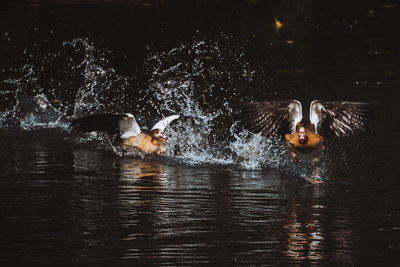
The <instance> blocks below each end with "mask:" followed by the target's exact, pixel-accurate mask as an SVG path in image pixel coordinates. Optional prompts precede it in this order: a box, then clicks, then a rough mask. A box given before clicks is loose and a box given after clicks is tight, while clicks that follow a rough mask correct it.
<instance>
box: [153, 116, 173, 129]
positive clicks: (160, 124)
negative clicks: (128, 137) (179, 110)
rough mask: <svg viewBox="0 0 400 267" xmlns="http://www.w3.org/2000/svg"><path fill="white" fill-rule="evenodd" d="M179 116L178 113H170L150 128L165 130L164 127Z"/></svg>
mask: <svg viewBox="0 0 400 267" xmlns="http://www.w3.org/2000/svg"><path fill="white" fill-rule="evenodd" d="M179 117H180V116H179V115H171V116H168V117H165V118H164V119H162V120H160V121H159V122H157V123H156V124H154V126H153V128H151V130H155V129H160V130H161V132H163V131H164V130H165V128H166V127H167V126H168V125H169V124H170V123H171V122H172V121H173V120H176V119H178V118H179Z"/></svg>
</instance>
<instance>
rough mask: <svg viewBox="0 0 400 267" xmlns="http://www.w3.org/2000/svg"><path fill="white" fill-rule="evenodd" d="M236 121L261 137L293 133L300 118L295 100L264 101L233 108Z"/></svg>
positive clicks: (299, 107) (299, 111)
mask: <svg viewBox="0 0 400 267" xmlns="http://www.w3.org/2000/svg"><path fill="white" fill-rule="evenodd" d="M233 109H234V114H235V117H236V119H237V120H239V121H241V122H242V124H243V125H244V126H245V127H246V128H247V129H248V130H250V131H252V132H255V133H261V134H262V135H263V136H267V137H269V136H271V135H274V134H284V133H288V132H294V131H295V130H296V125H297V123H299V122H300V121H301V120H302V118H303V115H302V108H301V103H300V102H299V101H297V100H284V101H264V102H255V103H246V104H236V105H234V106H233Z"/></svg>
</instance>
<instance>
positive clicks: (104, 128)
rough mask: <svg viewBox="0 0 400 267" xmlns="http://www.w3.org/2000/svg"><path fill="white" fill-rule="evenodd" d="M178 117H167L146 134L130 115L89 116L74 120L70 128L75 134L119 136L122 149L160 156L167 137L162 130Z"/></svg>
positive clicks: (103, 114)
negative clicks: (101, 133)
mask: <svg viewBox="0 0 400 267" xmlns="http://www.w3.org/2000/svg"><path fill="white" fill-rule="evenodd" d="M178 118H179V115H171V116H168V117H166V118H164V119H162V120H160V121H159V122H157V123H156V124H154V126H153V128H151V130H150V131H149V132H148V133H145V132H142V131H141V130H140V127H139V125H138V123H137V122H136V120H135V117H134V116H133V115H132V114H130V113H123V114H109V113H101V114H91V115H88V116H85V117H81V118H77V119H74V120H73V121H72V122H71V127H72V128H73V129H74V130H75V131H77V132H93V131H101V132H107V133H109V134H120V137H121V140H122V147H123V148H130V147H136V148H138V149H140V150H142V151H144V152H146V153H157V154H161V153H164V152H165V144H166V140H167V137H166V136H165V135H164V134H163V131H164V129H165V128H166V127H167V126H168V124H169V123H170V122H172V121H173V120H176V119H178Z"/></svg>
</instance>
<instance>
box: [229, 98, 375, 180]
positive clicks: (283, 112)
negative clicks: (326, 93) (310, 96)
mask: <svg viewBox="0 0 400 267" xmlns="http://www.w3.org/2000/svg"><path fill="white" fill-rule="evenodd" d="M234 114H235V116H236V119H237V120H238V121H240V122H241V123H242V124H243V125H244V127H245V128H247V129H248V130H250V131H251V132H255V133H261V135H262V136H265V137H270V136H272V135H281V136H283V137H284V139H285V141H286V144H287V147H288V149H289V153H290V155H291V157H292V160H293V162H294V163H295V164H298V163H299V159H304V160H309V161H310V162H311V164H312V166H313V172H312V175H311V177H310V179H309V181H310V182H311V183H321V182H322V181H323V179H322V178H321V176H320V175H319V173H318V170H317V168H318V166H319V163H320V161H321V156H322V151H323V150H325V148H326V145H327V141H328V140H330V139H332V138H334V137H339V138H341V137H346V136H350V135H354V134H355V133H356V132H357V131H359V130H361V131H365V130H367V128H368V126H369V124H370V122H371V119H372V118H373V117H374V116H373V112H372V104H371V103H365V102H350V101H322V100H313V101H312V102H311V104H310V112H309V120H308V121H307V120H306V119H303V112H302V105H301V102H299V101H298V100H273V101H263V102H253V103H241V104H235V105H234Z"/></svg>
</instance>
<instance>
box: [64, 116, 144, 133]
mask: <svg viewBox="0 0 400 267" xmlns="http://www.w3.org/2000/svg"><path fill="white" fill-rule="evenodd" d="M70 126H71V127H72V128H73V129H74V130H75V131H77V132H93V131H99V132H107V133H109V134H122V135H121V137H122V138H127V137H129V136H135V135H137V134H138V133H140V128H139V125H138V124H137V122H136V120H135V118H134V116H133V115H132V114H129V113H125V114H109V113H99V114H91V115H88V116H85V117H81V118H78V119H75V120H73V121H72V122H71V125H70Z"/></svg>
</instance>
